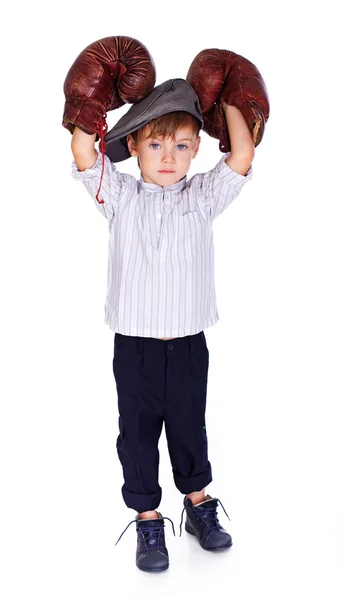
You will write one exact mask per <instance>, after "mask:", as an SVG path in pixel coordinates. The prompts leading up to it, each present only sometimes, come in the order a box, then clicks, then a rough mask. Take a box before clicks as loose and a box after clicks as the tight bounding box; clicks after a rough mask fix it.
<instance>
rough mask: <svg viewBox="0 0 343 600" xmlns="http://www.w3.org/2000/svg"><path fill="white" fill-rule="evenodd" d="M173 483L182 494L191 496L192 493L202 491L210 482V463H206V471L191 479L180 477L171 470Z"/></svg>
mask: <svg viewBox="0 0 343 600" xmlns="http://www.w3.org/2000/svg"><path fill="white" fill-rule="evenodd" d="M173 477H174V482H175V485H176V487H177V489H178V490H179V491H180V492H181V493H182V494H191V493H192V492H198V491H200V490H202V489H204V488H205V487H206V486H207V485H209V484H210V483H211V481H212V468H211V463H210V462H208V466H207V469H206V471H203V472H202V473H199V475H195V476H193V477H181V476H180V475H179V474H178V473H176V472H175V471H174V470H173Z"/></svg>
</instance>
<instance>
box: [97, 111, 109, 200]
mask: <svg viewBox="0 0 343 600" xmlns="http://www.w3.org/2000/svg"><path fill="white" fill-rule="evenodd" d="M106 132H107V123H106V116H104V117H101V119H100V142H99V150H100V152H101V158H102V167H101V177H100V185H99V189H98V191H97V194H96V196H95V197H96V199H97V201H98V202H99V204H105V200H99V192H100V188H101V183H102V177H103V174H104V167H105V150H106V144H105V140H104V137H105V135H106Z"/></svg>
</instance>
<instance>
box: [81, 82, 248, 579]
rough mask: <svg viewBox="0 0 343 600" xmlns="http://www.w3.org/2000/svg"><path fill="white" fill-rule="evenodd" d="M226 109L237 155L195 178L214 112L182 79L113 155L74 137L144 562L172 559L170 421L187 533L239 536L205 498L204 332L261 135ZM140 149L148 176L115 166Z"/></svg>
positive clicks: (119, 128) (138, 112)
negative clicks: (218, 233) (101, 247)
mask: <svg viewBox="0 0 343 600" xmlns="http://www.w3.org/2000/svg"><path fill="white" fill-rule="evenodd" d="M224 111H225V118H226V122H227V126H228V131H229V137H230V142H231V153H226V154H224V155H223V156H222V158H221V159H220V161H219V162H218V164H217V165H216V166H215V167H214V168H213V169H212V170H211V171H209V172H208V173H200V174H197V175H195V176H194V177H192V178H191V179H190V180H189V181H187V177H186V175H187V172H188V170H189V168H190V165H191V162H192V160H193V159H194V158H195V157H196V155H197V153H198V151H199V148H200V140H201V138H200V136H199V131H200V129H201V127H202V124H203V120H202V115H201V111H200V107H199V102H198V97H197V95H196V94H195V92H194V90H193V88H192V86H191V85H190V84H189V83H187V81H185V80H183V79H173V80H168V81H167V82H165V83H163V84H161V85H160V86H157V87H155V88H154V89H153V91H152V92H151V93H150V94H149V95H148V96H147V97H146V98H144V99H143V100H141V101H140V102H137V103H136V104H134V105H133V106H132V107H131V108H130V110H129V111H128V112H127V113H126V114H125V115H124V117H122V119H121V120H119V122H118V123H117V124H116V126H115V127H114V128H113V129H112V130H111V131H110V132H109V133H108V134H107V136H106V138H105V140H106V143H107V150H106V155H104V156H103V157H102V155H101V153H99V152H97V151H96V150H95V148H94V143H95V137H96V136H95V134H94V135H88V134H86V133H84V132H83V131H81V129H79V128H78V127H75V129H74V133H73V138H72V152H73V155H74V159H75V162H74V163H73V176H74V177H75V178H76V179H78V180H80V181H82V182H83V183H84V185H85V187H86V189H87V190H88V192H89V193H90V194H91V195H92V197H93V198H94V200H95V204H96V206H97V208H98V209H99V211H100V212H101V213H102V214H103V216H105V217H106V218H107V220H108V225H109V232H110V234H109V257H108V260H109V263H108V288H107V299H106V306H105V323H107V324H108V325H109V327H110V328H111V329H112V330H113V331H115V332H116V333H115V339H114V359H113V372H114V377H115V380H116V386H117V393H118V408H119V432H120V433H119V436H118V438H117V450H118V456H119V459H120V461H121V465H122V468H123V476H124V485H123V487H122V495H123V499H124V501H125V503H126V505H127V506H128V507H129V508H133V509H134V510H135V511H136V512H137V515H136V518H135V520H134V521H132V522H135V523H136V529H137V552H136V565H137V567H138V568H140V569H142V570H145V571H161V570H164V569H166V568H168V566H169V558H168V551H167V548H166V544H165V538H164V517H163V516H162V514H161V513H160V512H158V511H157V508H158V506H159V504H160V501H161V495H162V490H161V488H160V486H159V484H158V465H159V452H158V440H159V437H160V434H161V430H162V426H163V423H164V424H165V431H166V437H167V442H168V450H169V454H170V460H171V464H172V469H173V476H174V481H175V485H176V487H177V488H178V489H179V491H180V492H181V493H182V494H184V510H186V514H187V518H186V523H185V528H186V531H188V532H189V533H191V534H193V535H195V536H196V539H198V541H199V543H200V545H201V547H202V548H204V549H205V550H219V549H226V548H229V547H230V546H231V544H232V539H231V536H230V535H229V534H228V533H227V532H226V531H225V530H224V529H223V528H222V527H221V525H220V523H219V522H218V518H217V512H216V511H217V505H218V502H220V501H219V500H218V499H217V498H212V497H211V496H209V495H206V486H207V485H208V484H209V483H210V482H211V481H212V471H211V464H210V462H209V461H208V454H207V435H206V426H205V409H206V389H207V374H208V364H209V352H208V349H207V345H206V339H205V334H204V329H205V328H206V327H210V326H212V325H214V324H215V323H216V322H217V320H218V312H217V306H216V295H215V285H214V249H213V235H212V221H213V219H215V218H216V217H217V216H219V215H220V214H221V213H222V212H223V211H224V210H225V208H227V206H228V205H229V204H230V203H231V202H232V200H233V199H234V198H236V197H237V196H238V194H239V193H240V191H241V189H242V186H243V185H244V184H245V183H246V182H247V181H248V180H249V179H251V177H252V167H251V163H252V160H253V158H254V143H253V140H252V136H251V134H250V131H249V129H248V126H247V124H246V121H245V119H244V118H243V116H242V114H241V112H240V110H238V109H237V108H235V107H234V106H228V105H225V104H224ZM129 156H133V157H137V160H138V165H139V169H140V174H141V175H140V179H139V180H136V179H135V178H134V177H133V176H131V175H126V174H124V173H120V172H119V171H117V169H116V167H115V165H114V163H115V162H118V161H121V160H123V159H125V158H127V157H129ZM109 157H110V158H109ZM110 159H111V160H110ZM103 160H104V163H103ZM102 169H103V179H102V182H101V192H100V195H99V196H100V198H101V201H102V203H100V202H99V200H98V199H97V198H96V196H97V192H98V189H99V184H100V179H101V174H102ZM223 508H224V507H223ZM224 510H225V509H224ZM169 520H170V519H169ZM181 526H182V522H181ZM125 531H126V530H125ZM123 533H124V532H123ZM119 539H120V538H119ZM118 541H119V540H118Z"/></svg>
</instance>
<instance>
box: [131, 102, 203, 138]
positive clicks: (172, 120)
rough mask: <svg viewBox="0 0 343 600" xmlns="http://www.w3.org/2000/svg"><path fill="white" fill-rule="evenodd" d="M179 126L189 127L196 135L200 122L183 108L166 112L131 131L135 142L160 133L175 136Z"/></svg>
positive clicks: (163, 135) (164, 135) (165, 135)
mask: <svg viewBox="0 0 343 600" xmlns="http://www.w3.org/2000/svg"><path fill="white" fill-rule="evenodd" d="M180 127H190V128H191V130H192V132H193V133H194V134H195V135H196V137H198V135H199V131H200V129H201V124H200V122H199V121H198V119H197V118H196V117H194V116H193V115H191V113H189V112H186V111H184V110H178V111H174V112H170V113H167V114H166V115H162V116H161V117H157V119H152V120H151V121H150V122H149V123H147V124H146V125H143V127H140V128H139V129H137V130H136V131H133V132H132V133H131V135H132V137H133V139H134V141H135V143H136V144H137V143H138V142H140V141H141V140H143V139H146V138H148V137H154V136H157V135H161V136H162V137H169V136H170V137H172V138H175V135H176V132H177V130H178V129H180Z"/></svg>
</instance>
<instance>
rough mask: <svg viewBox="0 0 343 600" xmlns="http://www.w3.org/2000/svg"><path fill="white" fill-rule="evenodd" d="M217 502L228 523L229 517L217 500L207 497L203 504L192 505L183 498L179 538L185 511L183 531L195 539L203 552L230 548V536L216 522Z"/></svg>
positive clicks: (187, 499)
mask: <svg viewBox="0 0 343 600" xmlns="http://www.w3.org/2000/svg"><path fill="white" fill-rule="evenodd" d="M218 502H219V503H220V505H221V506H222V508H223V510H224V512H225V514H226V516H227V517H228V519H229V521H230V517H229V515H228V514H227V512H226V510H225V508H224V506H223V505H222V503H221V502H220V500H218V498H212V496H209V495H207V496H206V499H205V500H203V502H200V503H199V504H195V505H193V504H192V501H191V499H190V498H187V496H185V498H184V500H183V504H184V509H183V511H182V518H181V524H180V536H181V533H182V519H183V513H184V511H186V515H187V517H186V522H185V530H186V531H187V532H188V533H190V534H191V535H194V536H196V537H197V539H198V541H199V544H200V546H201V547H202V548H203V549H204V550H211V551H213V550H226V549H227V548H230V547H231V546H232V538H231V535H230V534H228V533H227V531H225V529H224V528H223V527H222V526H221V525H220V523H219V521H218V517H217V506H218Z"/></svg>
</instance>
